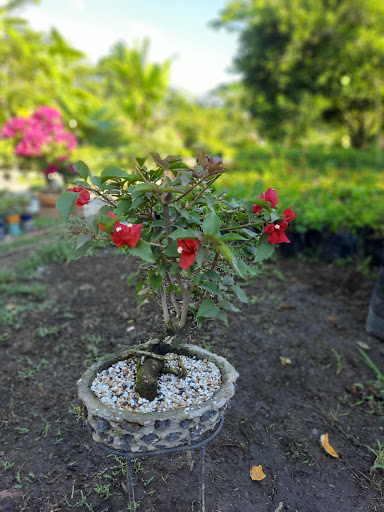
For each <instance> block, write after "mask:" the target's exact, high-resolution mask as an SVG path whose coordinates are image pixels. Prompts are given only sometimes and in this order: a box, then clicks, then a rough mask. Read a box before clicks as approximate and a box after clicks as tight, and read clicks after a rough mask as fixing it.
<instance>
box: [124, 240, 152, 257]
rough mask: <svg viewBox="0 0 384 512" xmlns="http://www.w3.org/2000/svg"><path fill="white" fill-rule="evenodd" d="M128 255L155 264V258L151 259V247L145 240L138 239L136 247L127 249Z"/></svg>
mask: <svg viewBox="0 0 384 512" xmlns="http://www.w3.org/2000/svg"><path fill="white" fill-rule="evenodd" d="M129 252H130V254H132V255H133V256H138V257H139V258H141V259H142V260H144V261H149V262H150V263H155V258H154V257H153V252H152V249H151V246H150V245H149V243H148V242H146V241H145V240H142V239H140V240H139V241H138V243H137V245H136V247H130V248H129Z"/></svg>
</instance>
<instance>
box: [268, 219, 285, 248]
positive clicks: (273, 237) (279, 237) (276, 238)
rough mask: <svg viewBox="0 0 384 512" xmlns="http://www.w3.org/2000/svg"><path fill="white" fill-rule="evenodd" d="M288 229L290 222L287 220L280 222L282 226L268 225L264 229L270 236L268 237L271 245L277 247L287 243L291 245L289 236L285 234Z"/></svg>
mask: <svg viewBox="0 0 384 512" xmlns="http://www.w3.org/2000/svg"><path fill="white" fill-rule="evenodd" d="M287 227H288V222H287V221H286V220H283V221H282V222H280V224H273V223H271V224H268V226H266V227H265V228H264V233H267V234H268V235H269V236H268V237H267V240H268V242H269V243H271V244H273V245H275V244H281V243H282V242H286V243H287V244H290V243H291V241H290V240H289V238H288V237H287V235H286V234H285V233H284V231H285V230H286V229H287Z"/></svg>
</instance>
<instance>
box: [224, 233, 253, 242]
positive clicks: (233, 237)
mask: <svg viewBox="0 0 384 512" xmlns="http://www.w3.org/2000/svg"><path fill="white" fill-rule="evenodd" d="M220 240H222V241H223V242H233V241H234V240H247V239H246V238H245V237H244V236H241V235H239V233H226V234H225V235H222V236H221V237H220Z"/></svg>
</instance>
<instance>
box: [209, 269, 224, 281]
mask: <svg viewBox="0 0 384 512" xmlns="http://www.w3.org/2000/svg"><path fill="white" fill-rule="evenodd" d="M206 276H207V277H208V278H209V279H212V281H216V282H217V283H220V281H221V275H220V274H218V273H217V272H214V271H213V270H208V272H206Z"/></svg>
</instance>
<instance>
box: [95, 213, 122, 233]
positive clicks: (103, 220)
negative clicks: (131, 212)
mask: <svg viewBox="0 0 384 512" xmlns="http://www.w3.org/2000/svg"><path fill="white" fill-rule="evenodd" d="M119 220H120V218H119V217H117V218H116V219H114V218H113V217H110V216H109V215H101V216H100V224H101V225H102V226H104V231H105V233H108V235H110V234H111V233H112V231H113V229H114V227H115V224H116V222H119Z"/></svg>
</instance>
